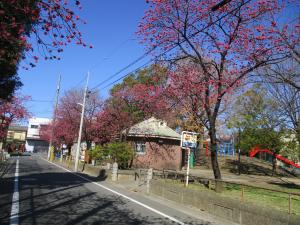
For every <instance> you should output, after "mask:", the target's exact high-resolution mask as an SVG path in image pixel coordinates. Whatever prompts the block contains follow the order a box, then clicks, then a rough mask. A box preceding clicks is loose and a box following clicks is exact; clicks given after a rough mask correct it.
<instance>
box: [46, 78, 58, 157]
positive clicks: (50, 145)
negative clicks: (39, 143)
mask: <svg viewBox="0 0 300 225" xmlns="http://www.w3.org/2000/svg"><path fill="white" fill-rule="evenodd" d="M60 82H61V75H59V76H58V82H57V87H56V96H55V104H54V111H53V118H52V124H53V125H54V124H55V120H56V111H57V105H58V97H59V91H60ZM53 134H54V129H53V126H52V129H51V136H50V142H49V149H48V157H47V159H48V160H50V153H51V147H52V141H53Z"/></svg>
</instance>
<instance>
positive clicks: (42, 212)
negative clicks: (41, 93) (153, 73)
mask: <svg viewBox="0 0 300 225" xmlns="http://www.w3.org/2000/svg"><path fill="white" fill-rule="evenodd" d="M16 161H17V157H15V158H11V159H10V160H9V163H8V164H7V165H6V167H5V168H4V169H3V168H2V169H1V170H2V173H1V174H3V176H2V178H0V224H1V225H4V224H10V217H11V208H12V196H13V192H14V182H15V180H14V176H15V170H16ZM1 174H0V175H1ZM78 175H79V176H78ZM78 175H74V174H73V173H70V172H68V171H65V170H64V169H62V168H59V167H57V166H55V165H53V164H50V163H49V162H46V161H45V160H43V159H41V158H40V157H38V156H23V157H19V213H18V219H19V224H28V225H29V224H30V225H36V224H37V225H39V224H47V225H48V224H59V225H73V224H113V225H118V224H132V225H133V224H180V222H181V223H182V224H183V223H184V224H203V225H204V224H211V223H209V222H207V221H204V220H203V219H199V217H198V218H196V217H193V216H191V215H190V214H186V213H184V212H182V211H180V210H177V209H173V208H172V207H168V206H166V205H165V204H160V203H158V202H157V201H152V200H151V199H149V198H145V197H143V196H140V195H138V194H135V193H133V192H129V191H126V190H124V189H118V188H117V187H115V186H113V185H112V184H110V183H109V182H106V181H98V180H95V178H92V177H89V176H87V175H83V174H78ZM80 176H81V177H80ZM111 190H112V191H111ZM114 191H115V192H114Z"/></svg>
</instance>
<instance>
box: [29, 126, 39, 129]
mask: <svg viewBox="0 0 300 225" xmlns="http://www.w3.org/2000/svg"><path fill="white" fill-rule="evenodd" d="M30 128H33V129H38V128H39V125H31V126H30Z"/></svg>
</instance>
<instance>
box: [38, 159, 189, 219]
mask: <svg viewBox="0 0 300 225" xmlns="http://www.w3.org/2000/svg"><path fill="white" fill-rule="evenodd" d="M41 159H43V160H45V161H46V162H48V163H51V164H53V165H55V166H57V167H59V168H61V169H63V170H65V171H67V172H69V173H71V174H73V175H75V176H77V177H80V178H82V179H84V180H86V181H89V182H91V183H93V184H94V185H97V186H99V187H101V188H103V189H105V190H108V191H110V192H112V193H114V194H116V195H119V196H121V197H123V198H126V199H128V200H129V201H132V202H134V203H136V204H138V205H140V206H143V207H144V208H146V209H148V210H150V211H152V212H155V213H157V214H158V215H161V216H163V217H165V218H168V219H169V220H172V221H174V222H176V223H178V224H181V225H185V223H183V222H181V221H179V220H178V219H176V218H174V217H172V216H169V215H167V214H165V213H163V212H160V211H158V210H156V209H154V208H152V207H151V206H148V205H146V204H144V203H142V202H139V201H137V200H135V199H133V198H131V197H128V196H126V195H124V194H122V193H120V192H117V191H115V190H113V189H110V188H108V187H106V186H104V185H102V184H99V183H97V182H94V181H92V180H90V179H88V178H85V177H83V176H80V175H79V174H76V173H74V172H73V171H71V170H68V169H66V168H64V167H62V166H59V165H57V164H55V163H53V162H49V161H48V160H46V159H44V158H42V157H41Z"/></svg>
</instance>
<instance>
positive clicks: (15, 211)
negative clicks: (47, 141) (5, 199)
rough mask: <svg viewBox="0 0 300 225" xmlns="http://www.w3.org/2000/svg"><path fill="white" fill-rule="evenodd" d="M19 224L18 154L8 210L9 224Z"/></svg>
mask: <svg viewBox="0 0 300 225" xmlns="http://www.w3.org/2000/svg"><path fill="white" fill-rule="evenodd" d="M18 224H19V156H18V158H17V161H16V171H15V181H14V193H13V197H12V205H11V212H10V225H18Z"/></svg>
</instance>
